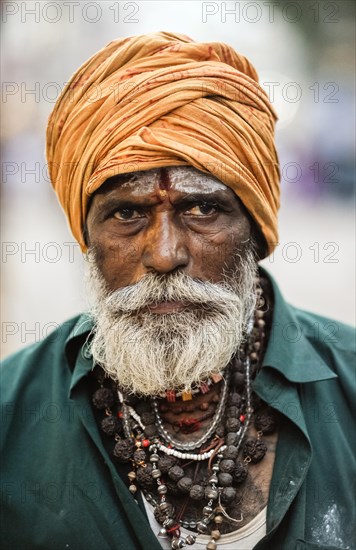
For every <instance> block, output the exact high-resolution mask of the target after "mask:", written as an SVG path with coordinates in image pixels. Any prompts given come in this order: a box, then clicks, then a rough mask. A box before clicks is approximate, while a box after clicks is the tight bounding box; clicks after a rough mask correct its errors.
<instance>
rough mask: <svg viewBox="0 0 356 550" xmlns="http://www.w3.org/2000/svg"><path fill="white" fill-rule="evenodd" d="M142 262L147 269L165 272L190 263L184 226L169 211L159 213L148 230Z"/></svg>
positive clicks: (160, 272)
mask: <svg viewBox="0 0 356 550" xmlns="http://www.w3.org/2000/svg"><path fill="white" fill-rule="evenodd" d="M142 263H143V265H144V267H145V269H146V270H147V271H155V272H156V273H159V274H163V273H169V272H171V271H175V270H177V269H179V268H184V267H186V266H187V265H188V264H189V251H188V247H187V244H186V242H185V235H184V231H183V230H182V228H180V227H177V225H176V224H175V223H174V221H173V220H172V219H170V217H169V216H168V214H167V213H162V214H161V215H158V216H157V218H156V220H155V221H154V223H152V225H151V227H150V228H149V229H148V230H147V231H146V235H145V243H144V247H143V253H142Z"/></svg>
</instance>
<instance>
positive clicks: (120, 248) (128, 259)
mask: <svg viewBox="0 0 356 550" xmlns="http://www.w3.org/2000/svg"><path fill="white" fill-rule="evenodd" d="M171 171H172V169H171V168H168V169H161V170H160V173H159V175H158V174H156V177H152V179H151V180H150V181H149V182H148V183H147V185H145V186H142V188H140V191H139V192H138V184H137V181H133V182H127V179H128V177H127V176H126V178H125V176H121V177H120V178H117V179H116V180H113V181H109V182H106V183H105V185H103V186H102V187H101V188H100V189H99V191H98V192H97V193H96V194H95V196H94V198H93V200H92V203H91V207H90V210H89V213H88V217H87V234H88V241H89V243H88V244H89V245H90V246H92V247H94V249H95V250H96V251H97V260H98V265H99V268H100V270H101V272H102V274H103V276H104V278H105V281H106V282H107V284H108V287H109V289H110V290H115V289H117V288H121V287H124V286H127V285H131V284H134V283H136V282H137V281H139V280H140V279H141V278H142V277H143V276H144V275H145V274H147V273H149V272H155V273H157V274H160V275H164V274H169V273H171V272H174V271H176V270H182V271H184V272H185V273H186V274H187V275H190V276H191V277H194V278H198V279H200V280H204V281H211V282H219V281H221V279H222V274H223V270H224V268H225V269H229V268H232V261H233V254H234V253H235V252H236V251H238V250H239V249H241V248H242V247H243V243H246V242H247V241H248V239H249V238H250V236H251V222H250V219H249V217H248V216H247V214H246V212H245V209H244V207H243V205H242V203H241V201H240V200H239V199H238V198H237V197H236V195H235V194H234V193H233V191H232V190H231V189H229V188H228V187H226V186H224V185H223V184H222V183H220V182H219V181H218V180H215V181H213V180H211V181H210V182H209V183H208V186H207V182H206V181H199V178H196V177H195V179H194V181H192V179H191V178H189V177H187V174H186V172H185V171H184V174H185V177H183V173H182V177H172V176H171ZM180 171H182V172H183V170H182V168H180ZM196 172H198V171H196ZM146 174H147V172H146ZM125 180H126V181H125Z"/></svg>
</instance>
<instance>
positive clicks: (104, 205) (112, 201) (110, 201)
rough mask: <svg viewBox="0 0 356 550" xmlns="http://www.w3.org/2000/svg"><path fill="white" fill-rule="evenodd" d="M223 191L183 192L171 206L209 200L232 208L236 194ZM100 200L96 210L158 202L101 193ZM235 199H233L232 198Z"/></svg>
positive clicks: (143, 205)
mask: <svg viewBox="0 0 356 550" xmlns="http://www.w3.org/2000/svg"><path fill="white" fill-rule="evenodd" d="M223 193H224V191H222V190H220V189H219V190H217V191H212V192H207V193H201V192H199V193H188V192H187V193H186V194H183V195H182V196H180V197H177V199H176V200H173V201H172V205H173V206H177V207H180V208H181V207H183V206H189V205H192V204H197V203H200V202H210V203H216V204H218V205H220V206H222V207H224V208H226V209H232V208H233V206H234V205H236V204H238V202H239V201H238V199H237V197H236V195H233V196H232V197H231V196H224V195H223ZM102 198H103V200H102V202H101V204H99V205H98V210H99V211H102V210H114V209H115V208H135V207H136V208H137V207H138V208H150V207H152V206H155V205H156V204H159V201H158V199H157V198H156V197H150V198H147V197H144V198H139V197H135V198H132V197H127V198H126V197H125V196H122V197H119V196H116V197H113V196H110V195H107V196H105V195H102ZM234 199H235V200H234Z"/></svg>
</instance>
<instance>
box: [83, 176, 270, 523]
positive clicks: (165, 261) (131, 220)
mask: <svg viewBox="0 0 356 550" xmlns="http://www.w3.org/2000/svg"><path fill="white" fill-rule="evenodd" d="M86 233H87V244H88V246H89V247H91V248H92V249H93V250H94V251H95V253H96V260H97V264H98V267H99V269H100V271H101V273H102V275H103V277H104V279H105V281H106V283H107V287H108V289H109V290H111V291H113V290H116V289H118V288H122V287H125V286H127V285H132V284H134V283H137V282H138V281H139V280H140V279H141V278H142V277H143V276H144V275H146V274H147V273H156V274H158V275H168V274H170V273H173V272H175V271H178V270H180V271H184V272H185V273H186V274H187V275H189V276H191V277H193V278H196V279H199V280H202V281H210V282H221V281H222V279H223V274H224V272H229V271H230V270H231V271H232V269H233V267H234V265H235V262H236V257H237V256H236V255H237V254H239V253H241V254H242V255H243V251H244V247H245V246H246V243H248V242H249V240H250V238H251V236H252V235H253V234H254V227H253V224H252V222H251V219H250V217H249V215H248V213H247V211H246V209H245V208H244V206H243V205H242V203H241V201H240V200H239V199H238V197H237V196H236V195H235V194H234V192H233V191H232V190H231V189H229V188H228V187H226V186H225V185H223V184H222V183H221V182H219V181H218V180H217V179H215V178H209V177H208V176H207V175H205V174H203V173H201V172H199V171H198V170H195V169H193V168H191V167H179V169H178V170H177V169H176V168H175V167H174V168H161V169H159V170H155V171H146V172H141V173H135V174H133V175H132V174H128V175H123V176H119V177H116V178H112V179H111V180H108V181H107V182H106V183H105V184H104V185H103V186H102V187H101V188H100V189H99V190H98V191H97V192H96V193H95V195H94V197H93V199H92V202H91V205H90V209H89V213H88V216H87V226H86ZM184 307H186V304H180V303H171V302H165V303H162V304H158V305H155V306H152V308H151V307H150V309H151V312H152V313H154V314H163V313H164V314H168V313H170V312H173V311H175V312H176V311H180V310H182V309H184ZM219 392H220V384H216V385H213V386H212V389H211V390H210V392H209V393H208V394H206V395H200V396H198V397H196V398H194V399H193V400H192V402H191V403H193V402H194V403H195V404H196V409H195V410H192V411H189V410H188V411H187V410H185V411H183V412H181V413H179V414H177V412H176V411H174V408H175V407H176V406H177V404H176V403H173V404H172V403H168V402H166V401H164V400H162V402H163V404H165V406H166V407H165V412H164V413H163V416H164V419H165V420H166V429H167V430H169V431H170V432H171V433H174V435H175V437H177V438H178V439H180V440H183V441H184V440H187V441H188V440H191V439H193V440H194V439H197V438H198V437H199V435H200V434H201V433H202V432H204V431H205V429H206V426H207V425H209V423H210V422H211V419H210V418H211V417H210V418H208V419H207V420H203V421H202V422H201V423H200V428H199V429H198V430H197V431H195V432H194V433H182V432H179V433H176V432H177V427H176V426H174V425H173V423H172V422H173V421H178V422H179V421H180V420H183V419H184V418H186V417H190V418H193V419H194V418H198V417H201V416H202V410H201V409H200V408H199V405H200V401H201V402H203V401H206V402H208V403H209V408H208V411H211V412H212V414H213V412H214V410H215V408H216V403H217V402H218V396H219ZM251 430H252V433H251V435H252V436H253V435H255V433H253V432H254V429H253V428H251ZM265 439H266V442H267V443H268V446H269V452H268V453H267V455H266V457H265V459H264V460H263V461H262V462H261V463H259V464H256V465H252V466H251V467H250V475H249V478H248V480H247V482H246V483H245V484H244V487H243V488H242V489H241V490H240V492H238V495H237V502H236V503H235V505H233V506H232V507H231V510H232V511H231V515H233V516H234V517H235V518H239V517H240V513H242V514H243V521H242V522H241V523H240V524H239V526H241V527H242V526H243V525H245V524H246V523H248V522H249V521H250V520H251V519H253V517H254V516H255V515H256V514H257V513H258V512H259V511H260V510H261V509H262V508H263V507H264V506H265V505H266V503H267V498H268V493H269V484H270V479H271V475H272V468H273V463H274V449H275V443H276V435H271V436H268V437H267V438H265ZM194 468H195V466H194ZM194 468H193V469H194ZM187 474H188V475H192V476H193V475H194V472H191V474H189V472H188V471H187ZM205 475H206V471H204V468H202V469H201V470H200V473H199V475H198V477H197V479H199V478H201V477H204V476H205ZM244 491H245V492H246V491H247V493H248V498H246V495H245V496H244V497H243V498H241V495H242V493H243V492H244ZM176 498H177V501H176V504H177V505H181V504H182V502H181V501H182V497H176ZM171 500H172V499H171ZM240 501H241V502H242V504H241V503H240ZM173 502H174V499H173ZM186 511H188V512H189V513H190V514H191V515H192V517H194V515H195V514H198V515H199V514H201V506H200V505H199V506H197V505H196V503H194V502H188V503H187V508H186ZM236 528H237V526H236V524H235V525H233V524H229V523H228V522H227V523H226V524H225V525H224V527H223V528H222V531H224V532H228V531H231V530H234V529H236Z"/></svg>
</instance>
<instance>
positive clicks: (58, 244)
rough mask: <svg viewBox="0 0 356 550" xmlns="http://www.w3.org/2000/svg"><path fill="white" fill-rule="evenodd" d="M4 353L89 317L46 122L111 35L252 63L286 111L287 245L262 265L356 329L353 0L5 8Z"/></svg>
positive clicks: (296, 294)
mask: <svg viewBox="0 0 356 550" xmlns="http://www.w3.org/2000/svg"><path fill="white" fill-rule="evenodd" d="M1 9H2V33H1V45H2V47H1V66H2V71H1V73H2V102H1V109H2V116H1V140H2V149H1V152H2V164H1V167H2V181H1V194H2V201H1V237H2V286H1V307H2V310H1V327H2V341H1V354H2V356H4V355H7V354H9V353H11V352H13V351H16V350H17V349H19V348H21V347H23V346H25V345H27V344H29V343H31V342H34V341H37V340H39V339H41V338H42V337H44V336H46V335H47V334H48V333H49V332H51V331H52V330H53V329H54V328H55V327H56V326H58V324H60V323H61V322H63V321H65V320H66V319H68V318H69V317H71V316H73V315H75V314H77V313H79V312H81V311H82V310H83V309H85V307H86V298H85V288H84V283H83V280H84V279H83V273H84V260H83V258H82V256H81V253H80V250H79V247H78V245H77V244H76V243H75V241H74V238H73V237H72V235H71V233H70V232H69V230H68V228H67V223H66V220H65V217H64V215H63V213H62V211H61V208H60V206H59V204H58V203H57V200H56V197H55V194H54V192H53V190H52V188H51V185H50V182H49V178H48V174H47V170H46V161H45V156H44V150H45V130H46V123H47V118H48V116H49V113H50V111H51V110H52V108H53V106H54V103H55V101H56V99H57V97H58V95H59V93H60V91H61V90H62V88H63V86H64V84H65V83H66V82H67V81H68V79H69V78H70V76H71V74H72V73H73V72H74V71H75V70H76V69H77V67H78V66H79V65H80V64H82V63H83V62H84V61H85V60H86V59H87V58H88V57H90V56H91V55H92V54H94V53H95V52H96V51H97V50H98V49H100V48H102V47H103V46H105V45H106V44H107V43H108V42H110V41H111V40H113V39H115V38H119V37H125V36H131V35H136V34H142V33H146V32H153V31H158V30H168V31H176V32H181V33H184V34H187V35H189V36H191V37H192V38H194V39H195V40H198V41H224V42H227V43H229V44H231V45H232V46H234V47H235V48H236V49H237V50H238V51H240V52H241V53H243V54H244V55H245V56H247V57H248V58H249V59H250V60H251V61H252V63H253V64H254V66H255V67H256V69H257V71H258V73H259V75H260V82H261V84H262V85H263V86H264V88H265V89H266V91H267V93H268V94H269V97H270V100H271V102H272V103H273V105H274V107H275V109H276V110H277V112H278V114H279V122H278V125H277V133H276V141H277V148H278V151H279V156H280V162H281V173H282V182H281V186H282V205H281V210H280V243H279V245H278V247H277V249H276V251H275V253H274V254H273V255H272V256H270V257H269V258H267V259H266V260H264V262H263V264H264V265H265V267H266V268H267V269H268V270H269V271H270V273H272V274H273V275H274V276H275V278H276V279H277V281H278V283H279V285H280V287H281V289H282V292H283V293H284V295H285V297H286V298H287V300H288V301H289V302H291V303H292V304H294V305H296V306H298V307H300V308H303V309H308V310H311V311H314V312H317V313H319V314H321V315H325V316H329V317H333V318H336V319H338V320H341V321H344V322H346V323H351V324H354V322H355V252H354V250H355V240H354V235H355V218H354V160H355V156H354V151H355V103H354V92H355V3H354V2H353V1H352V0H335V1H324V0H319V1H317V0H316V1H315V0H313V1H308V0H306V1H304V0H303V1H289V0H275V1H271V2H269V1H265V0H264V1H248V0H246V1H239V2H217V1H215V2H200V1H189V0H187V1H185V0H180V1H135V2H129V1H128V2H126V1H120V2H114V1H112V0H107V1H101V2H86V1H80V2H79V1H67V2H61V1H57V2H55V1H53V2H46V1H41V2H38V1H37V2H32V1H31V2H30V1H25V2H2V3H1Z"/></svg>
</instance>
